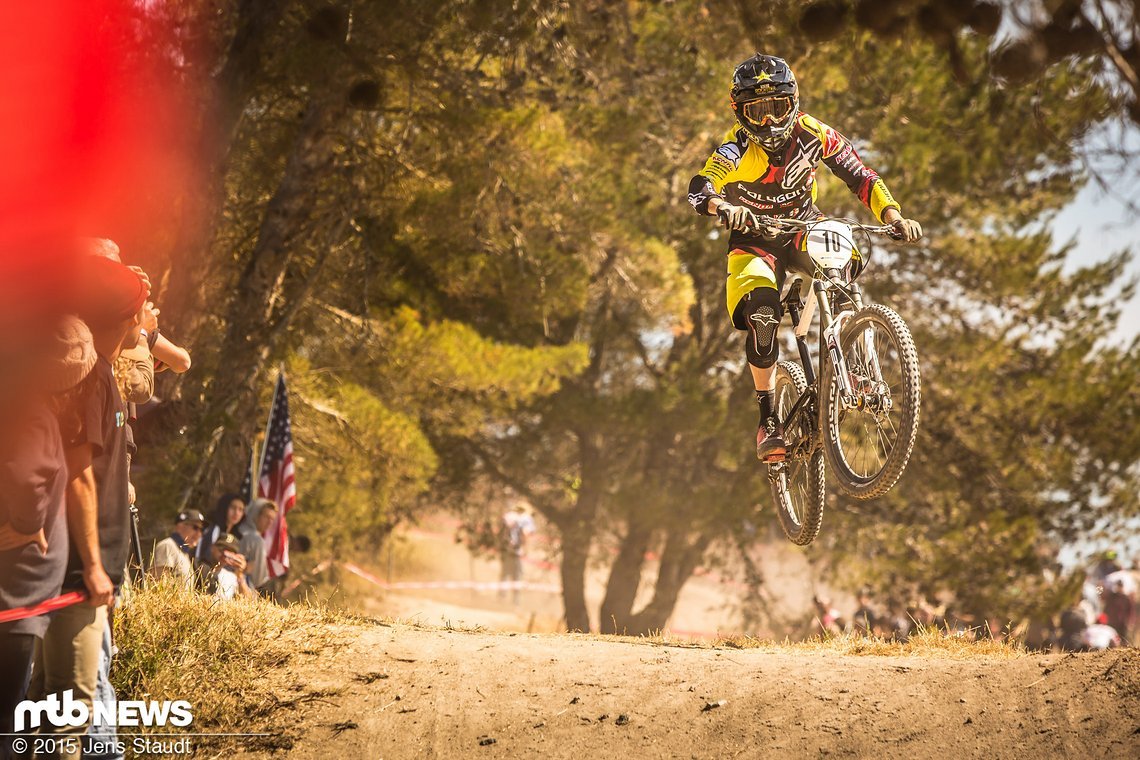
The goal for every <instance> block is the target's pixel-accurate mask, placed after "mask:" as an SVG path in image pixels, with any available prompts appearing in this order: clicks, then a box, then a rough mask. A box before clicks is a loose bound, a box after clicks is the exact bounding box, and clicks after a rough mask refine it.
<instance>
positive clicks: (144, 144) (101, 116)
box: [0, 0, 191, 311]
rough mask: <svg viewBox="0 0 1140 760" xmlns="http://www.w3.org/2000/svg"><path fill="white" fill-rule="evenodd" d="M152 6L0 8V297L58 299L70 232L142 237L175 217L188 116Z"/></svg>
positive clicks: (100, 0) (133, 2)
mask: <svg viewBox="0 0 1140 760" xmlns="http://www.w3.org/2000/svg"><path fill="white" fill-rule="evenodd" d="M157 7H159V5H158V4H152V3H146V2H141V1H139V0H38V1H37V2H5V3H0V171H3V174H4V182H3V183H0V295H5V294H7V292H9V291H20V290H24V289H26V287H23V286H28V285H31V286H33V290H34V292H35V293H37V294H40V293H43V292H49V293H52V292H54V293H56V294H57V295H58V294H59V293H60V287H59V286H64V288H65V287H66V284H67V282H68V268H69V265H70V263H71V262H72V261H73V260H74V257H75V256H76V255H77V251H76V250H75V249H74V248H73V247H72V245H71V244H70V241H71V240H73V239H74V238H75V237H76V236H94V237H111V238H116V239H118V238H127V239H134V240H146V239H148V238H149V237H150V234H149V233H150V232H152V230H148V229H147V227H151V228H153V227H155V226H156V225H160V224H167V225H170V224H171V223H172V222H171V219H170V218H169V212H170V209H171V207H172V206H173V205H175V204H176V198H177V193H178V192H181V189H180V188H183V187H185V186H186V183H187V182H188V181H189V179H190V178H189V176H188V174H189V172H188V171H187V170H186V167H188V166H190V163H191V162H190V156H189V155H187V152H186V151H185V150H184V146H185V145H187V144H189V141H188V140H187V139H186V137H185V134H184V133H185V132H187V131H188V130H187V129H185V128H183V129H182V130H181V131H180V130H179V129H178V126H180V125H183V124H186V123H189V122H187V121H184V120H183V119H181V118H180V117H181V116H183V115H185V113H187V111H186V100H185V98H184V94H185V92H186V88H185V87H184V86H182V85H180V84H179V81H178V77H177V70H178V66H177V63H178V61H179V55H180V53H179V50H178V46H177V44H175V43H176V39H175V37H174V35H173V34H171V33H169V32H168V31H167V30H165V29H163V28H162V25H163V24H165V23H166V21H165V17H162V16H160V15H157V11H156V8H157ZM164 212H165V214H166V215H165V216H164ZM32 262H34V265H31V264H32ZM26 278H30V280H28V279H26ZM53 286H54V287H53ZM0 309H4V310H6V311H10V310H12V309H11V308H10V307H6V306H3V305H0Z"/></svg>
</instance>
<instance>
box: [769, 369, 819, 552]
mask: <svg viewBox="0 0 1140 760" xmlns="http://www.w3.org/2000/svg"><path fill="white" fill-rule="evenodd" d="M806 389H807V380H806V379H805V378H804V372H803V370H802V369H800V367H799V365H796V364H792V363H791V362H779V363H778V364H777V365H776V390H775V392H774V393H773V394H772V411H773V413H774V414H776V415H778V416H779V418H780V420H781V421H782V422H783V423H784V443H785V448H786V450H787V453H786V454H785V456H784V461H782V462H776V463H770V464H769V465H768V480H769V482H770V483H771V484H772V498H773V499H774V500H775V502H776V516H777V518H779V520H780V527H781V528H783V530H784V535H786V536H787V537H788V540H790V541H791V542H792V543H794V544H798V545H800V546H807V545H808V544H810V543H811V542H812V541H814V540H815V537H816V536H817V535H819V528H820V525H821V524H822V523H823V500H824V489H825V482H824V474H823V452H822V451H820V449H819V447H818V446H816V445H815V438H816V436H815V431H814V429H813V428H814V427H815V426H814V422H813V419H812V414H811V410H803V411H802V412H801V413H798V414H797V415H796V418H795V419H793V420H789V419H788V413H789V412H790V411H791V410H792V407H793V406H794V405H795V403H796V401H797V400H798V399H799V398H800V396H801V395H803V393H804V391H805V390H806Z"/></svg>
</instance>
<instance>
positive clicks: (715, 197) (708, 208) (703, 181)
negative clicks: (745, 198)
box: [689, 174, 724, 216]
mask: <svg viewBox="0 0 1140 760" xmlns="http://www.w3.org/2000/svg"><path fill="white" fill-rule="evenodd" d="M721 203H724V197H723V196H722V195H721V194H720V193H718V192H717V191H716V188H715V187H713V183H712V182H711V181H710V180H709V178H708V177H706V176H704V175H703V174H697V175H695V176H694V177H693V178H692V179H691V180H689V205H691V206H692V207H693V208H694V209H696V212H697V213H698V214H704V215H705V216H715V215H716V209H717V206H718V205H720V204H721Z"/></svg>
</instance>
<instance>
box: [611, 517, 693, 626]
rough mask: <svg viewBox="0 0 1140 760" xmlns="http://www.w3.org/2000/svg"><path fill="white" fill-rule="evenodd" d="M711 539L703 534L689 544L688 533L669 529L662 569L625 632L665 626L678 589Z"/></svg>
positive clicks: (675, 603) (691, 572)
mask: <svg viewBox="0 0 1140 760" xmlns="http://www.w3.org/2000/svg"><path fill="white" fill-rule="evenodd" d="M710 540H711V537H710V536H706V535H703V534H702V535H699V536H697V538H696V540H694V541H693V542H692V543H690V542H689V540H688V534H687V532H685V531H679V530H678V531H670V532H669V535H668V538H667V539H666V542H665V551H663V552H662V553H661V568H660V570H659V571H658V573H657V584H656V586H655V587H654V589H653V599H652V600H651V601H650V602H649V604H647V605H645V607H644V608H643V609H641V610H640V611H638V613H637V614H636V615H633V616H632V617H631V618H630V620H629V625H628V630H627V631H626V633H627V635H630V636H648V635H651V634H653V633H656V632H657V631H660V630H662V629H663V628H665V624H666V623H668V622H669V617H670V616H671V615H672V614H673V609H674V608H675V607H676V606H677V597H678V596H679V595H680V594H681V589H682V588H683V587H684V585H685V582H686V581H688V580H689V578H690V577H692V575H693V571H694V570H696V569H697V565H698V564H700V561H701V558H702V557H704V553H705V549H706V548H708V545H709V542H710Z"/></svg>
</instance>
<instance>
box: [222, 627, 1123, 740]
mask: <svg viewBox="0 0 1140 760" xmlns="http://www.w3.org/2000/svg"><path fill="white" fill-rule="evenodd" d="M337 636H338V639H339V641H340V642H341V643H340V645H338V646H335V647H332V648H329V649H326V650H325V651H323V652H321V653H316V654H313V655H312V656H309V657H305V658H299V659H298V660H296V662H295V663H294V665H293V666H292V667H291V668H290V669H289V670H290V672H289V673H287V674H284V673H283V674H279V676H278V677H280V678H281V679H282V689H286V690H287V689H293V690H294V691H295V690H296V689H297V688H298V685H300V688H301V689H303V690H313V691H314V692H325V693H331V694H335V695H336V696H334V697H330V698H328V699H322V700H311V701H306V700H299V701H298V702H297V704H296V707H295V709H294V710H290V711H289V715H288V716H287V718H288V720H287V721H286V722H285V724H284V727H283V730H284V731H285V732H286V733H287V734H288V735H289V737H290V742H289V743H290V744H291V747H292V749H291V752H290V756H291V757H302V758H305V757H313V758H317V757H321V758H327V757H381V756H382V757H385V758H391V757H425V756H427V757H433V756H438V757H452V756H469V755H473V754H475V753H476V752H486V753H488V756H492V755H493V756H495V757H535V756H542V757H567V758H569V757H581V756H583V755H584V754H586V753H591V752H598V753H601V752H605V753H606V754H607V755H611V756H618V757H622V756H631V757H641V756H649V755H652V756H659V757H700V758H705V757H708V758H714V757H732V756H736V755H740V756H748V757H756V756H768V755H771V756H782V757H800V756H809V755H810V756H819V755H821V754H823V755H838V756H847V757H882V756H885V755H888V754H892V755H893V754H897V753H900V752H902V753H905V755H908V756H919V755H927V754H929V755H932V756H933V755H935V754H939V755H941V754H944V753H946V752H950V753H952V754H953V755H956V756H978V755H980V754H983V753H984V754H986V755H990V756H995V757H1014V756H1018V755H1023V754H1029V755H1037V756H1046V757H1062V756H1064V757H1108V756H1114V757H1121V756H1124V757H1129V756H1131V757H1135V756H1140V730H1138V729H1137V726H1140V700H1137V699H1136V696H1137V695H1138V694H1140V653H1138V652H1137V651H1136V650H1134V649H1119V650H1112V651H1109V652H1103V653H1096V654H1083V655H1063V654H1048V655H1040V654H1021V655H1016V656H1004V657H995V656H991V655H979V656H973V657H970V656H966V657H948V656H945V654H938V653H932V654H931V655H929V656H919V655H909V656H853V655H846V654H841V653H838V652H835V653H832V652H828V651H826V650H824V649H822V648H821V649H819V650H810V649H804V648H797V647H791V648H781V647H776V646H772V647H764V648H757V649H717V648H707V647H679V646H669V645H663V644H653V643H650V642H648V641H644V640H643V641H637V640H627V639H614V638H606V637H598V636H589V635H524V634H505V633H487V632H481V631H477V632H464V631H454V630H443V629H435V628H426V627H418V626H409V625H403V624H383V625H369V626H366V627H358V626H351V627H347V628H346V630H344V631H338V632H337ZM370 673H375V674H378V675H377V677H375V678H369V677H368V674H370ZM362 674H363V675H362ZM330 726H334V727H341V728H342V730H336V731H334V730H332V729H330V728H329V727H330ZM344 726H351V730H343V727H344ZM489 739H493V740H494V741H488V740H489ZM238 755H239V756H247V757H252V756H268V754H266V753H265V752H264V751H261V750H258V749H256V748H252V747H251V748H247V750H246V751H245V752H244V753H241V752H239V753H238Z"/></svg>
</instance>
